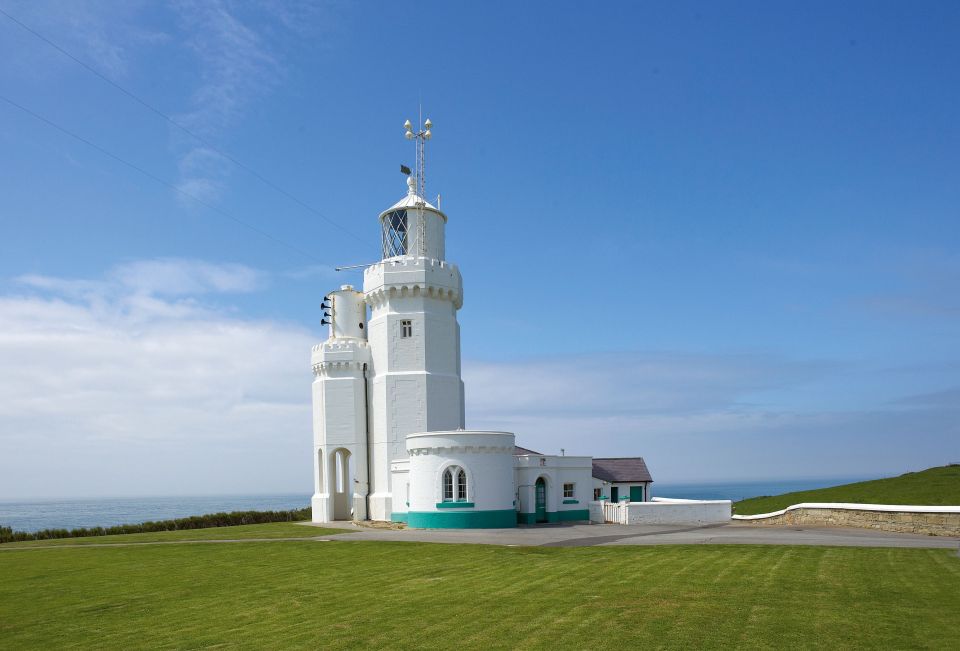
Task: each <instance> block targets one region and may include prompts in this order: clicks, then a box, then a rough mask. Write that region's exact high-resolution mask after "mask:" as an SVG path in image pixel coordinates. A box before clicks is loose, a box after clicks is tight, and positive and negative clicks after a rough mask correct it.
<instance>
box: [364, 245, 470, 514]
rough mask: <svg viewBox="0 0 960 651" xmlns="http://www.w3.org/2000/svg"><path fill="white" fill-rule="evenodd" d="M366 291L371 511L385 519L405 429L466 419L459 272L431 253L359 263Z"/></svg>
mask: <svg viewBox="0 0 960 651" xmlns="http://www.w3.org/2000/svg"><path fill="white" fill-rule="evenodd" d="M364 296H365V300H366V303H367V304H368V305H369V306H370V320H369V322H368V326H367V337H368V340H369V342H370V350H371V353H372V355H371V360H372V373H371V377H370V404H371V430H372V431H371V470H372V472H371V491H372V492H371V498H370V518H371V519H374V520H389V519H391V512H392V510H393V503H392V499H393V498H394V496H393V489H392V486H391V477H390V464H391V462H393V461H396V460H402V459H406V458H407V456H408V455H407V446H406V437H407V435H409V434H414V433H416V432H424V431H440V430H454V429H457V428H462V427H463V426H464V404H463V403H464V399H463V382H462V380H461V378H460V326H459V324H458V323H457V316H456V312H457V309H459V307H460V306H461V305H462V301H463V294H462V287H461V279H460V272H459V270H458V269H457V268H456V266H454V265H451V264H449V263H446V262H443V261H440V260H436V259H427V258H414V257H409V256H407V257H398V258H391V259H389V260H384V261H381V262H379V263H377V264H375V265H372V266H370V267H368V268H367V269H366V270H365V271H364ZM402 321H410V322H411V326H412V336H410V337H406V338H405V337H403V336H402V324H401V322H402ZM411 471H412V470H411Z"/></svg>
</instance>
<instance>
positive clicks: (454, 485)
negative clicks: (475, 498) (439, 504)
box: [443, 466, 467, 502]
mask: <svg viewBox="0 0 960 651" xmlns="http://www.w3.org/2000/svg"><path fill="white" fill-rule="evenodd" d="M443 501H444V502H466V501H467V472H466V471H465V470H464V469H463V468H461V467H459V466H450V467H449V468H447V469H446V470H444V471H443Z"/></svg>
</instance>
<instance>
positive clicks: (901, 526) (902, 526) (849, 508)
mask: <svg viewBox="0 0 960 651" xmlns="http://www.w3.org/2000/svg"><path fill="white" fill-rule="evenodd" d="M733 520H734V521H735V522H745V523H749V524H765V525H773V526H796V525H808V526H832V527H863V528H866V529H878V530H880V531H893V532H896V533H918V534H926V535H932V536H960V506H910V505H905V504H843V503H829V502H820V503H803V504H794V505H793V506H789V507H787V508H785V509H783V510H782V511H774V512H772V513H761V514H759V515H734V516H733Z"/></svg>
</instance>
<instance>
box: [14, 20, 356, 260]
mask: <svg viewBox="0 0 960 651" xmlns="http://www.w3.org/2000/svg"><path fill="white" fill-rule="evenodd" d="M0 14H3V15H4V16H6V17H7V18H8V19H10V20H11V21H12V22H13V23H15V24H16V25H18V26H19V27H20V28H22V29H23V30H25V31H26V32H28V33H30V34H32V35H33V36H35V37H37V38H38V39H40V40H41V41H43V42H44V43H46V44H47V45H49V46H50V47H52V48H53V49H55V50H56V51H57V52H59V53H60V54H62V55H63V56H65V57H67V58H68V59H70V60H71V61H73V62H74V63H76V64H77V65H79V66H81V67H83V68H84V69H85V70H87V71H88V72H90V73H92V74H94V75H96V76H97V77H99V78H100V79H102V80H103V81H105V82H106V83H108V84H110V85H111V86H113V87H114V88H116V89H117V90H119V91H120V92H121V93H123V94H124V95H126V96H127V97H129V98H130V99H132V100H133V101H135V102H137V103H138V104H140V105H141V106H143V107H144V108H146V109H147V110H148V111H150V112H152V113H154V114H156V115H158V116H159V117H161V118H163V119H164V120H166V121H167V122H169V123H170V124H171V125H173V126H174V127H176V128H177V129H179V130H180V131H182V132H183V133H185V134H187V135H188V136H190V137H191V138H194V139H196V140H197V141H198V142H200V143H202V144H203V145H204V146H206V147H208V148H209V149H210V150H211V151H214V152H216V153H217V154H219V155H220V156H222V157H223V158H225V159H226V160H228V161H230V162H231V163H233V164H234V165H236V166H237V167H239V168H240V169H242V170H244V171H245V172H247V173H248V174H250V175H251V176H253V177H255V178H256V179H257V180H259V181H260V182H261V183H263V184H264V185H266V186H268V187H270V188H271V189H273V190H275V191H276V192H279V193H280V194H282V195H283V196H285V197H286V198H288V199H290V200H291V201H293V202H294V203H296V204H297V205H299V206H300V207H301V208H304V209H305V210H307V211H309V212H311V213H313V214H314V215H316V216H317V217H319V218H320V219H322V220H324V221H325V222H327V223H328V224H330V225H331V226H334V227H336V228H338V229H340V230H341V231H342V232H344V233H346V234H347V235H349V236H350V237H352V238H354V239H355V240H357V241H359V242H363V243H364V244H367V243H368V242H367V241H366V240H364V239H363V238H361V237H360V236H359V235H357V234H356V233H354V232H353V231H351V230H349V229H348V228H346V227H345V226H343V225H342V224H339V223H338V222H336V221H334V220H332V219H330V218H329V217H327V216H326V215H324V214H323V213H321V212H320V211H319V210H317V209H316V208H314V207H313V206H311V205H309V204H308V203H306V202H304V201H302V200H300V199H299V198H297V197H296V196H294V195H293V194H291V193H290V192H288V191H287V190H284V189H283V188H282V187H280V186H279V185H277V184H276V183H274V182H273V181H271V180H270V179H268V178H266V177H265V176H263V175H262V174H260V173H259V172H257V171H256V170H255V169H253V168H252V167H250V166H248V165H246V164H244V163H242V162H240V161H239V160H237V159H236V158H234V157H233V156H231V155H230V154H228V153H226V152H225V151H223V150H222V149H220V148H219V147H217V146H216V145H214V144H213V143H212V142H210V141H209V140H207V139H206V138H204V137H203V136H201V135H200V134H198V133H196V132H195V131H192V130H191V129H189V128H188V127H186V126H184V125H183V124H181V123H180V122H178V121H176V120H175V119H173V118H172V117H171V116H170V115H168V114H167V113H164V112H163V111H161V110H160V109H158V108H156V107H155V106H153V105H152V104H150V103H149V102H147V101H146V100H144V99H142V98H141V97H140V96H138V95H136V94H135V93H133V92H131V91H129V90H127V89H126V88H124V87H123V86H121V85H120V84H118V83H117V82H115V81H113V80H112V79H110V78H109V77H107V76H106V75H104V74H102V73H101V72H100V71H98V70H97V69H96V68H94V67H92V66H90V65H88V64H87V63H85V62H84V61H83V60H82V59H80V58H78V57H76V56H74V55H73V54H71V53H70V52H69V51H67V50H65V49H64V48H62V47H61V46H59V45H58V44H57V43H55V42H53V41H52V40H50V39H49V38H47V37H46V36H44V35H43V34H41V33H40V32H38V31H36V30H34V29H33V28H32V27H30V26H29V25H26V24H25V23H23V22H21V21H20V20H19V19H18V18H17V17H16V16H12V15H11V14H9V13H7V12H6V11H4V9H3V8H2V7H0Z"/></svg>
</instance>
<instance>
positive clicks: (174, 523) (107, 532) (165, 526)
mask: <svg viewBox="0 0 960 651" xmlns="http://www.w3.org/2000/svg"><path fill="white" fill-rule="evenodd" d="M309 519H310V507H306V508H303V509H296V510H293V511H231V512H230V513H208V514H207V515H191V516H190V517H188V518H176V519H174V520H157V521H147V522H141V523H140V524H120V525H116V526H113V527H91V528H86V527H82V528H80V529H43V530H41V531H34V532H30V531H14V530H13V529H12V528H10V527H3V526H0V543H7V542H20V541H23V540H49V539H51V538H83V537H86V536H113V535H117V534H124V533H152V532H154V531H182V530H184V529H209V528H211V527H235V526H237V525H241V524H265V523H267V522H296V521H298V520H309Z"/></svg>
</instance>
